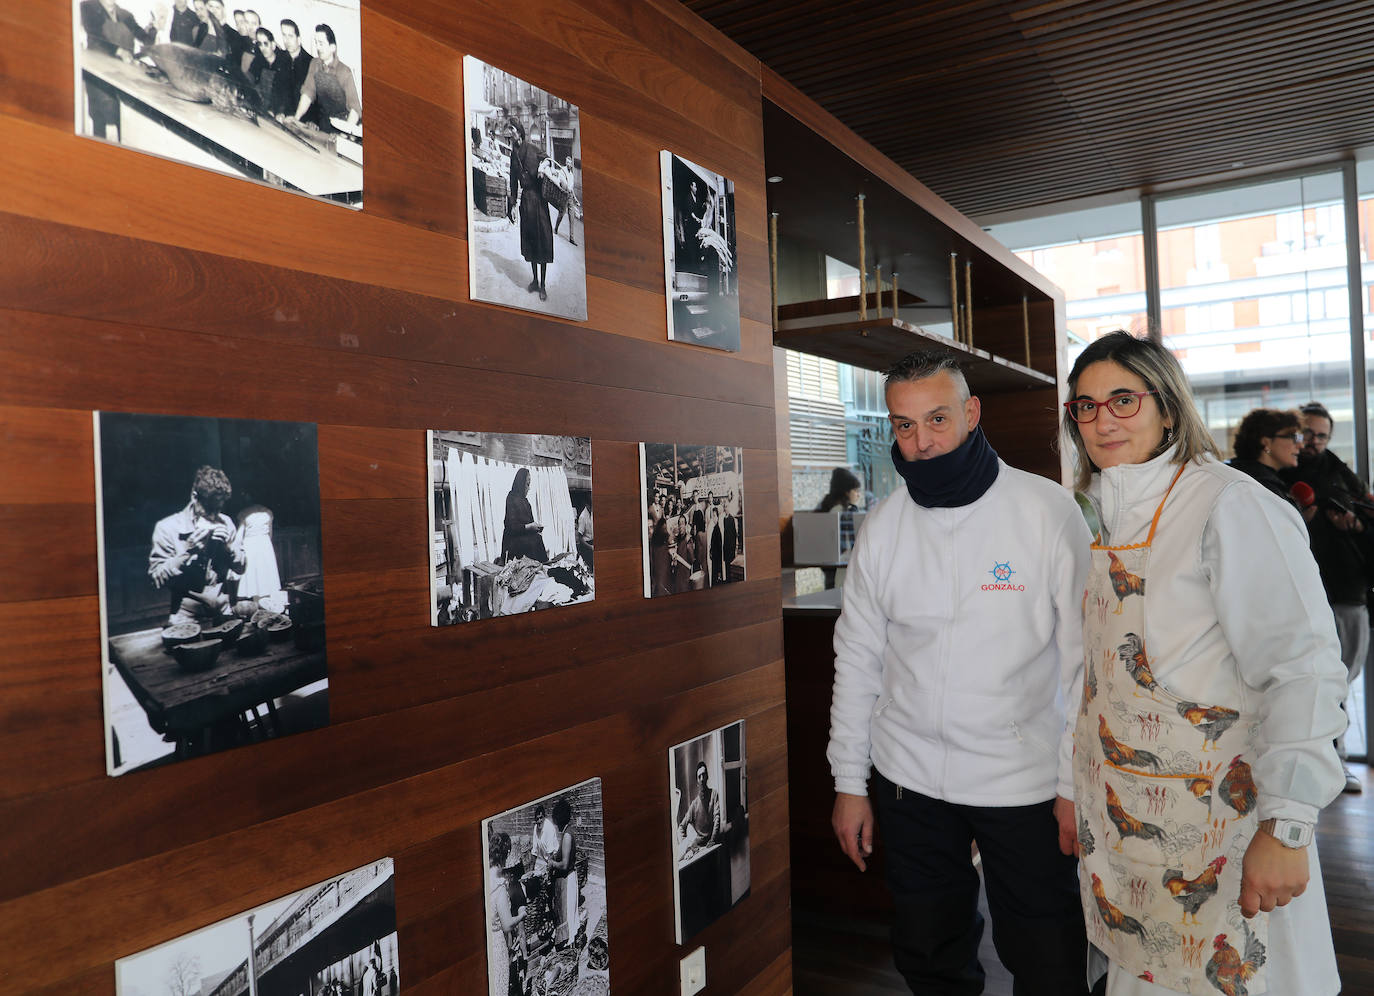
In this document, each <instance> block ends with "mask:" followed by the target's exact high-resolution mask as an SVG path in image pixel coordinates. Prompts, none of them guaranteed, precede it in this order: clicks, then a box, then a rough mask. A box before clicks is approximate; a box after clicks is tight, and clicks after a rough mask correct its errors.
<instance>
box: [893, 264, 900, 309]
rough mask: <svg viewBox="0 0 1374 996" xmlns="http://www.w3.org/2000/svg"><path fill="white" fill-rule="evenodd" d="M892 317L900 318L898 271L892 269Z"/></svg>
mask: <svg viewBox="0 0 1374 996" xmlns="http://www.w3.org/2000/svg"><path fill="white" fill-rule="evenodd" d="M892 317H893V318H900V317H901V316H900V315H898V314H897V271H896V270H893V271H892Z"/></svg>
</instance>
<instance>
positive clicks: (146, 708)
mask: <svg viewBox="0 0 1374 996" xmlns="http://www.w3.org/2000/svg"><path fill="white" fill-rule="evenodd" d="M318 453H319V451H318V445H317V442H316V429H315V426H314V425H313V424H311V423H306V422H269V421H263V420H257V419H219V418H198V417H193V416H178V415H135V414H128V413H123V412H96V413H95V460H96V528H97V533H98V544H99V546H98V549H99V554H100V557H99V564H100V612H101V627H102V635H103V636H104V639H103V640H102V646H103V650H104V653H103V657H104V660H103V664H104V667H103V672H104V691H105V721H106V736H107V742H106V748H107V751H106V767H107V770H108V772H109V774H111V775H122V774H125V773H127V772H129V771H133V770H135V769H138V768H143V767H150V766H152V765H155V764H162V763H165V762H168V761H173V760H182V759H185V758H189V757H195V756H198V755H201V754H209V753H213V752H215V751H219V750H224V749H225V748H228V747H235V746H238V745H241V744H247V743H255V742H257V741H260V740H266V739H270V738H273V737H279V736H285V735H287V734H290V733H299V732H301V731H303V730H313V729H316V728H317V727H321V726H326V725H328V723H329V697H328V679H327V675H326V671H325V633H324V623H325V619H324V580H323V575H322V566H321V558H320V475H319V455H318Z"/></svg>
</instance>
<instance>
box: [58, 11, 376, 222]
mask: <svg viewBox="0 0 1374 996" xmlns="http://www.w3.org/2000/svg"><path fill="white" fill-rule="evenodd" d="M251 2H252V6H251V7H248V8H236V9H233V10H232V11H230V10H227V9H226V8H225V4H224V0H72V36H73V44H74V47H75V75H76V82H75V89H74V93H75V98H76V99H75V103H76V108H75V109H76V133H77V134H78V135H85V136H87V137H89V138H95V139H100V140H102V141H106V142H111V143H114V144H116V145H122V146H125V147H126V148H131V149H137V150H139V151H140V152H147V153H150V154H152V155H155V156H161V157H163V158H166V159H173V160H176V161H177V162H183V163H188V164H190V165H193V166H200V167H203V168H205V169H212V170H215V171H216V172H220V173H227V174H230V175H231V176H237V177H242V178H245V179H250V180H257V181H260V182H263V183H266V184H269V185H271V186H274V187H280V188H283V189H287V190H292V191H295V192H297V193H303V194H308V195H310V196H312V197H316V198H319V199H322V200H329V201H333V202H336V203H340V204H344V205H347V206H348V207H353V208H361V207H362V203H363V125H362V115H363V106H362V79H363V70H362V23H361V17H360V14H359V0H251Z"/></svg>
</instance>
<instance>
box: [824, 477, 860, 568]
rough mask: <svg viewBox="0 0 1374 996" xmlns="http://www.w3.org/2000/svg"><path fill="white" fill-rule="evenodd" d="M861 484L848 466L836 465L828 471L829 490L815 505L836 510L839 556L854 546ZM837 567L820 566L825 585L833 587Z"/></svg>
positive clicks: (827, 510) (828, 509) (827, 509)
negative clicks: (838, 523) (838, 525)
mask: <svg viewBox="0 0 1374 996" xmlns="http://www.w3.org/2000/svg"><path fill="white" fill-rule="evenodd" d="M863 496H864V495H863V486H862V485H861V484H860V483H859V479H858V478H857V477H855V476H854V472H853V471H851V470H850V469H849V468H848V467H836V468H835V469H834V470H832V471H831V472H830V491H829V492H827V493H826V496H825V497H824V498H822V499H821V503H820V504H819V505H817V506H816V511H817V512H830V511H834V512H837V513H838V514H839V516H840V556H844V555H845V554H846V553H848V552H849V551H850V549H851V548H852V547H853V546H854V513H855V512H857V511H858V510H859V502H861V501H863ZM838 570H839V568H836V567H822V568H821V573H822V574H824V575H825V586H826V587H827V588H833V587H835V574H836V573H837V571H838Z"/></svg>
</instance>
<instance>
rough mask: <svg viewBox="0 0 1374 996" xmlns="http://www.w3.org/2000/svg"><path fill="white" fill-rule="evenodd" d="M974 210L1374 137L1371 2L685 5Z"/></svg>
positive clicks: (1330, 148) (1210, 172)
mask: <svg viewBox="0 0 1374 996" xmlns="http://www.w3.org/2000/svg"><path fill="white" fill-rule="evenodd" d="M683 2H684V3H685V4H686V6H688V7H689V8H691V9H692V10H694V11H696V12H697V13H699V14H700V15H701V16H702V17H704V18H705V19H706V20H708V21H710V22H711V23H712V24H714V25H715V26H716V27H718V28H720V29H721V30H722V31H724V32H725V33H726V34H727V35H729V36H730V37H732V38H733V39H734V40H735V41H736V42H738V43H739V44H741V45H742V46H743V47H744V48H746V49H748V50H749V51H750V52H752V53H753V54H755V55H757V56H758V57H759V58H760V59H761V60H762V61H763V62H764V63H765V64H767V65H768V66H770V67H771V68H773V69H774V70H776V71H777V72H778V73H779V74H781V75H782V76H783V77H785V78H786V79H788V80H789V81H790V82H792V83H793V84H794V85H796V86H797V87H798V88H799V89H800V90H802V91H803V92H804V93H806V94H807V95H808V96H809V97H811V98H813V99H814V100H816V101H817V102H818V103H820V104H821V105H822V106H824V107H825V108H826V109H827V110H828V111H830V112H831V113H832V114H834V115H835V116H836V117H838V118H839V119H840V120H841V121H843V122H844V123H845V124H847V125H848V126H849V127H851V128H853V129H854V130H855V131H856V132H858V133H859V134H860V135H861V136H863V137H864V138H865V139H867V140H868V141H869V142H871V143H872V144H873V145H875V146H876V147H877V148H878V149H879V150H880V151H881V152H883V153H884V154H886V155H887V156H888V157H889V158H891V159H892V160H894V161H895V162H896V163H898V164H899V165H900V166H902V167H903V168H904V169H906V170H907V171H909V172H910V173H912V174H913V175H914V176H916V177H917V178H918V179H920V180H921V182H922V183H924V184H926V185H927V186H929V187H930V188H932V189H933V190H934V191H935V192H936V193H938V194H940V195H941V196H942V197H944V198H945V199H946V200H948V201H949V202H950V203H951V204H953V205H954V207H956V208H958V209H959V210H960V211H962V212H964V213H965V214H968V215H970V216H972V217H975V218H979V217H984V218H985V217H988V216H992V215H997V214H1002V213H1005V212H1010V211H1016V210H1022V209H1026V208H1033V207H1035V206H1036V205H1040V204H1047V203H1051V202H1056V201H1063V200H1070V199H1074V198H1081V197H1091V196H1098V195H1104V194H1110V193H1115V192H1119V191H1124V190H1135V189H1140V190H1149V189H1153V188H1158V187H1161V186H1167V185H1170V184H1179V183H1182V182H1185V181H1188V180H1194V179H1198V178H1203V177H1206V178H1217V177H1220V176H1225V175H1228V174H1229V175H1236V176H1242V175H1247V174H1253V173H1261V172H1266V171H1270V170H1274V169H1278V168H1282V167H1285V166H1289V165H1297V164H1307V163H1311V162H1316V161H1323V160H1331V159H1335V158H1340V157H1342V156H1347V155H1350V154H1353V153H1354V152H1355V151H1356V150H1357V149H1359V148H1361V147H1362V146H1366V145H1370V144H1374V115H1371V114H1369V113H1368V110H1367V109H1368V107H1369V106H1370V104H1371V101H1374V55H1371V49H1370V46H1369V38H1370V30H1371V28H1374V4H1370V3H1367V2H1364V0H1324V2H1309V3H1296V2H1292V0H1050V2H1040V3H1036V2H1030V0H1019V2H1006V0H969V2H965V3H949V2H944V0H915V2H913V0H867V2H862V3H860V2H857V0H802V2H792V0H749V2H745V0H683Z"/></svg>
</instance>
